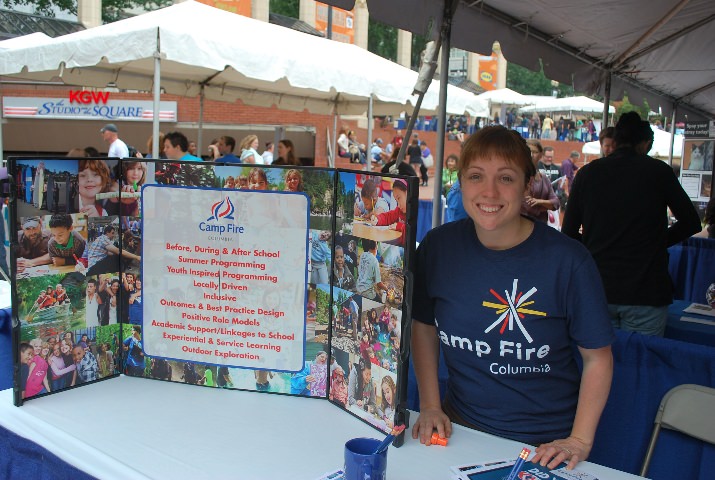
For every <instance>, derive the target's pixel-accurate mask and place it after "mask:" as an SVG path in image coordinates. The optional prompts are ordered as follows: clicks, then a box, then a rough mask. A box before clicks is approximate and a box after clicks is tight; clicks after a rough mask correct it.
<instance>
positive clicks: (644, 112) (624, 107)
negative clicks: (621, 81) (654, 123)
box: [615, 92, 650, 122]
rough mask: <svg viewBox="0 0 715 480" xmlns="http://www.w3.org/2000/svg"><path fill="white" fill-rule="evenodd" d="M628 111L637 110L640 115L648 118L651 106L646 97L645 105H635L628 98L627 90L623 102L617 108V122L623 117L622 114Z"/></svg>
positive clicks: (645, 118)
mask: <svg viewBox="0 0 715 480" xmlns="http://www.w3.org/2000/svg"><path fill="white" fill-rule="evenodd" d="M627 112H636V113H638V115H640V117H641V118H642V119H643V120H648V114H649V113H650V106H649V105H648V102H647V101H646V100H645V99H644V100H643V105H642V106H640V107H639V106H638V105H633V104H632V103H631V102H630V100H628V94H627V93H626V92H624V93H623V100H621V104H620V105H619V106H618V108H616V119H615V121H616V122H617V121H618V119H619V118H621V115H623V114H624V113H627Z"/></svg>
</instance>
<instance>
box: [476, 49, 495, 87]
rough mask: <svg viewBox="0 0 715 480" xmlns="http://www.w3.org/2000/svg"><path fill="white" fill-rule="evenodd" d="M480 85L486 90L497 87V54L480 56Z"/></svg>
mask: <svg viewBox="0 0 715 480" xmlns="http://www.w3.org/2000/svg"><path fill="white" fill-rule="evenodd" d="M479 86H480V87H482V88H483V89H484V90H495V89H496V88H497V56H496V55H495V54H492V56H491V57H479Z"/></svg>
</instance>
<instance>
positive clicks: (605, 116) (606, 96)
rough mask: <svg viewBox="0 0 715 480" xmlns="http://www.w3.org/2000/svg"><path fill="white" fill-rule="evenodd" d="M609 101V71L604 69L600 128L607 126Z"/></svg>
mask: <svg viewBox="0 0 715 480" xmlns="http://www.w3.org/2000/svg"><path fill="white" fill-rule="evenodd" d="M610 103H611V71H610V70H607V71H606V85H605V87H604V89H603V121H602V122H601V130H603V129H604V128H606V127H608V110H609V105H610Z"/></svg>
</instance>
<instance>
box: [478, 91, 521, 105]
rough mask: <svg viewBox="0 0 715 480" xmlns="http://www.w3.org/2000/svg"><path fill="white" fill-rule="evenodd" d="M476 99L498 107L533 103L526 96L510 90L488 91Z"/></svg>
mask: <svg viewBox="0 0 715 480" xmlns="http://www.w3.org/2000/svg"><path fill="white" fill-rule="evenodd" d="M477 98H479V99H480V100H487V101H489V102H491V103H493V104H499V105H529V104H530V103H533V102H532V100H531V99H530V98H528V97H527V96H526V95H522V94H521V93H518V92H515V91H514V90H511V89H510V88H499V89H497V90H488V91H486V92H484V93H480V94H479V95H477Z"/></svg>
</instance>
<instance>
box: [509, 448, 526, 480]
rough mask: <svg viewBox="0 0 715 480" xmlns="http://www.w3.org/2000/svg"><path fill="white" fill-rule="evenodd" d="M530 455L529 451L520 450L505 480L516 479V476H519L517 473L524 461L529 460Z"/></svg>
mask: <svg viewBox="0 0 715 480" xmlns="http://www.w3.org/2000/svg"><path fill="white" fill-rule="evenodd" d="M530 453H531V450H529V449H528V448H526V447H524V448H522V449H521V453H520V454H519V456H518V457H517V458H516V463H515V464H514V467H513V468H512V469H511V472H509V476H507V477H506V480H514V479H515V478H516V476H517V475H519V472H520V471H521V467H522V466H523V465H524V462H525V461H526V459H527V458H529V454H530Z"/></svg>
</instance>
